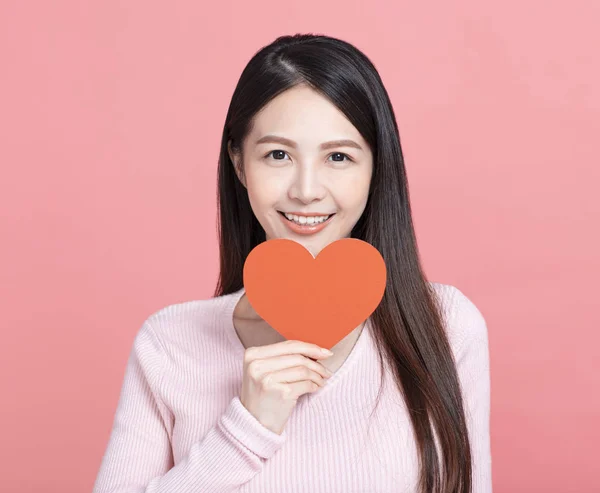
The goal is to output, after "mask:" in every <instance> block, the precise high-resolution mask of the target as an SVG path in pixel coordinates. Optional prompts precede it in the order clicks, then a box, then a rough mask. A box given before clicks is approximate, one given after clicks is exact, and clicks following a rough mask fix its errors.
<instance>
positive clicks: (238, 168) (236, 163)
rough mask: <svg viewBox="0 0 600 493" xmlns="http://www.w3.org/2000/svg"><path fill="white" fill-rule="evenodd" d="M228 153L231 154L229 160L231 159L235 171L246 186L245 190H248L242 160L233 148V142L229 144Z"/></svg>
mask: <svg viewBox="0 0 600 493" xmlns="http://www.w3.org/2000/svg"><path fill="white" fill-rule="evenodd" d="M227 153H228V154H229V159H231V162H232V163H233V169H234V170H235V174H236V175H237V177H238V180H240V182H241V183H242V185H244V188H246V180H245V178H244V170H243V167H242V158H241V156H240V155H239V154H238V153H236V152H234V151H233V149H232V148H231V140H230V141H229V142H227Z"/></svg>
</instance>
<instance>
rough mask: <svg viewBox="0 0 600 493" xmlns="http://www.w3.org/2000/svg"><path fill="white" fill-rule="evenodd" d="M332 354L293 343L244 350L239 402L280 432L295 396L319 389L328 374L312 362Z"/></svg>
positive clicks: (290, 410) (303, 343)
mask: <svg viewBox="0 0 600 493" xmlns="http://www.w3.org/2000/svg"><path fill="white" fill-rule="evenodd" d="M324 351H328V350H326V349H325V350H324ZM332 354H333V353H331V352H330V351H328V352H323V350H322V348H320V347H319V346H317V345H316V344H311V343H308V342H302V341H294V340H287V341H282V342H277V343H275V344H269V345H266V346H258V347H249V348H247V349H246V351H245V353H244V376H243V380H242V393H241V396H240V401H241V402H242V404H243V405H244V407H245V408H246V409H248V411H250V412H251V413H252V415H253V416H254V417H255V418H256V419H257V420H258V421H259V422H260V423H261V424H262V425H263V426H265V427H266V428H268V429H270V430H271V431H274V432H275V433H277V434H281V433H283V429H284V428H285V424H286V423H287V421H288V418H289V416H290V414H291V412H292V409H293V408H294V406H295V405H296V402H297V400H298V397H300V396H301V395H302V394H306V393H308V392H314V391H315V390H317V389H319V388H321V387H322V386H323V385H325V383H326V381H327V379H328V378H329V377H330V376H331V375H332V373H331V372H330V371H329V370H328V369H327V368H325V367H324V366H323V365H322V364H321V363H320V362H319V361H315V360H318V359H325V358H328V357H330V356H331V355H332Z"/></svg>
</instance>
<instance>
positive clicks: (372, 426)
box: [93, 283, 492, 493]
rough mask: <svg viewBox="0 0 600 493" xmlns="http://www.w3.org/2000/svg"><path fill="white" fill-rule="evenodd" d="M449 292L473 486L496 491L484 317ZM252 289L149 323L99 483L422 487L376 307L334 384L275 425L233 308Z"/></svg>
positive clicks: (304, 491)
mask: <svg viewBox="0 0 600 493" xmlns="http://www.w3.org/2000/svg"><path fill="white" fill-rule="evenodd" d="M432 286H434V287H435V291H436V293H437V294H438V295H439V296H440V297H441V300H442V301H443V305H444V307H445V308H444V310H445V312H444V313H445V315H444V316H445V320H446V325H447V330H448V336H449V339H450V343H451V346H452V349H453V352H454V355H455V358H456V362H457V365H458V372H459V377H460V381H461V386H462V389H463V396H464V400H465V403H466V410H467V421H468V427H469V433H470V440H471V447H472V455H473V492H474V493H490V492H491V491H492V479H491V450H490V432H489V421H490V419H489V414H490V367H489V352H488V334H487V327H486V322H485V320H484V318H483V316H482V314H481V312H480V311H479V310H478V309H477V308H476V306H475V305H474V304H473V303H472V302H471V301H470V300H469V299H468V298H467V297H466V296H465V295H464V294H463V293H462V292H461V291H460V290H458V289H457V288H455V287H454V286H451V285H447V284H441V283H432ZM243 293H244V289H243V288H242V289H241V290H239V291H237V292H235V293H232V294H229V295H225V296H220V297H217V298H212V299H208V300H201V301H189V302H184V303H179V304H174V305H170V306H167V307H165V308H163V309H161V310H159V311H157V312H156V313H154V314H152V315H151V316H150V317H148V319H146V321H145V322H144V323H143V325H142V326H141V328H140V330H139V331H138V333H137V336H136V337H135V341H134V343H133V347H132V350H131V353H130V356H129V360H128V363H127V367H126V370H125V377H124V381H123V386H122V389H121V393H120V398H119V402H118V406H117V409H116V412H115V416H114V422H113V428H112V432H111V434H110V439H109V441H108V446H107V448H106V451H105V453H104V456H103V459H102V463H101V466H100V470H99V472H98V476H97V478H96V482H95V485H94V490H93V493H217V492H220V493H225V492H241V493H242V492H243V493H271V492H272V493H309V492H310V493H352V492H356V493H358V492H361V493H362V492H364V493H378V492H381V493H392V492H393V493H400V492H407V493H408V492H415V491H416V481H417V474H418V468H417V466H418V462H417V449H416V443H415V440H414V436H413V429H412V425H411V422H410V419H409V416H408V412H407V409H406V405H405V403H404V400H403V398H402V397H401V395H400V393H399V391H398V389H397V387H396V384H395V383H394V380H393V378H392V375H391V373H389V369H388V368H387V365H386V375H387V376H386V378H385V379H384V381H383V383H384V385H383V392H382V395H381V400H380V403H379V406H378V407H377V410H376V411H375V413H374V414H373V415H372V416H370V413H371V411H372V410H373V406H374V404H375V400H376V397H377V391H378V389H379V385H380V383H381V376H380V368H379V360H378V357H377V353H376V349H375V345H374V341H373V338H372V334H371V330H372V327H371V325H370V319H369V320H368V321H367V323H366V324H365V327H364V329H363V330H362V332H361V334H360V337H359V338H358V340H357V342H356V344H355V345H354V347H353V348H352V351H351V352H350V354H349V356H348V357H347V359H346V360H345V361H344V363H343V364H342V366H341V367H340V368H339V369H338V370H337V371H336V372H335V373H334V375H333V376H332V377H331V378H330V379H329V381H328V383H326V384H325V386H324V387H323V388H321V389H319V390H317V391H316V392H314V393H312V394H305V395H303V396H301V397H300V399H299V400H298V402H297V404H296V407H295V408H294V410H293V412H292V414H291V416H290V418H289V421H288V422H287V425H286V428H285V430H284V432H283V433H282V434H281V435H278V434H276V433H274V432H272V431H270V430H269V429H268V428H266V427H264V426H263V425H262V424H261V423H260V422H259V421H258V420H257V419H255V418H254V416H253V415H252V414H250V412H249V411H248V410H247V409H246V408H245V407H244V406H243V405H242V403H241V402H240V400H239V397H238V396H239V393H240V390H241V381H242V368H243V354H244V346H243V345H242V343H241V341H240V339H239V337H238V336H237V333H236V331H235V328H234V326H233V321H232V315H233V309H234V307H235V305H236V303H237V301H238V300H239V299H240V297H241V296H242V295H243Z"/></svg>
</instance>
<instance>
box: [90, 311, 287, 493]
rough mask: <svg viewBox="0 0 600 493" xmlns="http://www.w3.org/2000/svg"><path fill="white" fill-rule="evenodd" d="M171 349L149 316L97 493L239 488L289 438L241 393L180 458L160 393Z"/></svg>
mask: <svg viewBox="0 0 600 493" xmlns="http://www.w3.org/2000/svg"><path fill="white" fill-rule="evenodd" d="M165 361H166V353H165V352H164V350H163V346H162V344H161V342H160V341H159V339H158V337H157V335H156V333H155V332H154V331H153V329H152V328H151V326H150V325H149V324H148V321H146V322H145V323H144V324H143V326H142V328H141V329H140V331H139V332H138V334H137V335H136V338H135V341H134V344H133V348H132V350H131V352H130V355H129V359H128V362H127V366H126V370H125V377H124V381H123V385H122V388H121V393H120V397H119V402H118V405H117V409H116V412H115V416H114V422H113V428H112V431H111V434H110V437H109V441H108V445H107V448H106V450H105V452H104V456H103V458H102V462H101V465H100V469H99V472H98V475H97V477H96V481H95V484H94V488H93V493H190V492H192V491H193V492H195V493H216V492H219V493H221V492H222V493H225V492H234V491H238V490H239V487H240V486H241V485H242V484H244V483H246V482H247V481H249V480H250V479H252V477H254V476H255V475H256V474H257V473H258V472H259V471H260V470H261V469H262V467H263V464H264V462H265V461H266V460H268V459H269V458H270V457H271V456H272V455H273V454H274V453H275V452H276V451H277V450H278V449H279V448H280V447H281V445H282V444H283V443H284V442H285V440H286V438H287V433H286V431H285V430H284V432H283V433H282V434H281V435H279V434H277V433H275V432H273V431H271V430H269V429H268V428H266V427H264V426H263V425H262V424H261V423H260V422H259V421H258V420H257V419H256V418H255V417H254V415H252V414H251V413H250V412H249V411H248V410H247V409H246V408H245V407H244V405H243V404H242V403H241V401H240V400H239V397H237V396H236V397H234V398H233V399H232V400H231V401H230V403H229V405H228V407H227V408H226V410H225V411H224V413H223V414H222V415H221V416H220V418H219V419H218V421H217V423H216V424H215V425H214V426H213V427H212V428H211V429H210V430H209V431H208V433H206V434H205V436H204V437H203V438H202V439H201V440H200V441H198V442H196V443H194V444H193V445H192V447H191V448H190V451H189V453H188V455H187V456H186V457H184V458H183V459H182V460H181V461H180V462H179V463H178V464H177V465H175V466H174V465H173V454H172V449H171V441H170V430H171V429H172V426H171V422H172V413H171V411H170V410H169V408H168V407H167V406H166V404H165V403H164V402H163V400H162V399H161V397H160V388H159V384H160V382H161V377H162V374H163V369H164V365H165Z"/></svg>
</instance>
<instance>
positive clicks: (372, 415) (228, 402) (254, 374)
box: [94, 35, 492, 493]
mask: <svg viewBox="0 0 600 493" xmlns="http://www.w3.org/2000/svg"><path fill="white" fill-rule="evenodd" d="M218 202H219V211H220V217H219V235H220V251H221V265H220V267H221V271H220V278H219V282H218V286H217V289H216V292H215V297H214V298H212V299H209V300H202V301H189V302H185V303H179V304H175V305H170V306H167V307H165V308H163V309H161V310H159V311H158V312H156V313H154V314H152V315H151V316H150V317H148V319H147V320H146V321H145V322H144V324H143V326H142V327H141V329H140V330H139V333H138V334H137V336H136V339H135V342H134V345H133V349H132V351H131V355H130V358H129V361H128V365H127V369H126V374H125V379H124V383H123V388H122V391H121V396H120V400H119V404H118V408H117V411H116V414H115V418H114V425H113V430H112V433H111V436H110V440H109V444H108V447H107V450H106V452H105V455H104V457H103V460H102V464H101V468H100V471H99V474H98V477H97V479H96V483H95V487H94V493H109V492H111V493H117V492H118V493H134V492H136V493H142V492H144V493H191V492H197V493H216V492H233V491H235V492H246V493H267V492H277V493H286V492H297V493H304V492H307V493H308V492H311V493H319V492H323V493H337V492H339V493H342V492H343V493H348V492H389V493H391V492H394V493H398V492H415V493H417V492H419V493H430V492H434V493H437V492H440V493H454V492H457V493H467V492H475V493H489V492H491V491H492V487H491V452H490V436H489V408H490V374H489V356H488V337H487V328H486V323H485V320H484V318H483V316H482V314H481V313H480V311H479V310H478V309H477V308H476V306H475V305H474V304H473V303H472V302H471V301H470V300H469V299H468V298H467V297H466V296H465V295H464V294H463V293H462V292H461V291H460V290H459V289H457V288H456V287H454V286H452V285H448V284H441V283H435V282H429V281H427V280H426V278H425V275H424V273H423V269H422V267H421V264H420V259H419V254H418V250H417V244H416V239H415V231H414V227H413V223H412V218H411V208H410V202H409V193H408V183H407V177H406V171H405V166H404V159H403V155H402V150H401V147H400V139H399V135H398V127H397V123H396V120H395V116H394V112H393V109H392V105H391V103H390V100H389V98H388V95H387V92H386V90H385V89H384V86H383V84H382V81H381V79H380V77H379V75H378V73H377V71H376V69H375V67H374V66H373V64H372V63H371V62H370V61H369V59H368V58H367V57H366V56H365V55H364V54H363V53H361V52H360V51H359V50H357V49H356V48H355V47H353V46H352V45H350V44H348V43H347V42H344V41H341V40H339V39H335V38H331V37H327V36H317V35H296V36H283V37H280V38H278V39H276V40H275V41H274V42H273V43H272V44H270V45H268V46H266V47H264V48H263V49H261V50H260V51H258V52H257V53H256V54H255V55H254V57H253V58H252V59H251V60H250V62H249V63H248V65H247V67H246V68H245V69H244V71H243V73H242V75H241V78H240V80H239V82H238V85H237V87H236V89H235V92H234V94H233V97H232V101H231V104H230V106H229V111H228V112H227V117H226V122H225V128H224V130H223V137H222V142H221V153H220V157H219V171H218ZM345 237H354V238H359V239H362V240H364V241H366V242H368V243H370V244H371V245H373V246H375V247H376V248H377V249H378V250H379V252H380V253H381V254H382V256H383V258H384V260H385V263H386V267H387V286H386V290H385V294H384V298H383V300H382V301H381V303H380V305H379V306H378V308H377V309H376V310H375V312H374V313H373V314H372V315H371V316H370V317H369V318H368V319H367V320H365V321H364V323H362V324H360V325H359V326H358V327H356V328H355V329H354V330H353V331H352V332H351V333H350V334H349V335H348V336H347V337H346V338H344V339H343V340H342V341H340V342H339V343H338V344H336V345H335V346H334V347H333V348H332V351H331V352H330V353H329V354H323V353H322V352H321V348H319V347H317V346H315V345H313V344H309V343H305V342H302V341H292V340H290V341H286V340H284V338H283V337H282V336H281V335H279V334H278V333H277V331H276V330H275V328H273V327H270V326H269V325H268V324H267V323H266V322H265V321H264V320H262V319H261V318H260V317H259V316H258V315H257V313H256V312H255V311H254V310H253V309H252V306H251V305H250V304H249V302H248V300H247V298H246V296H245V291H244V287H243V284H242V277H243V276H242V274H243V265H244V261H245V259H246V257H247V255H248V254H249V253H250V251H251V250H252V249H253V248H254V247H255V246H256V245H258V244H259V243H261V242H263V241H265V240H268V239H272V238H290V239H293V240H295V241H298V242H299V243H301V244H303V245H304V246H305V247H306V248H307V249H309V250H310V251H311V253H313V255H315V256H316V255H317V254H318V253H319V251H320V250H322V249H323V248H324V247H326V246H327V245H328V244H330V243H331V242H334V241H336V240H338V239H341V238H345ZM306 309H307V310H310V309H311V307H310V306H307V307H306Z"/></svg>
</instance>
